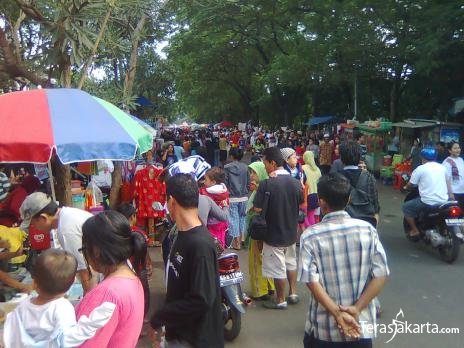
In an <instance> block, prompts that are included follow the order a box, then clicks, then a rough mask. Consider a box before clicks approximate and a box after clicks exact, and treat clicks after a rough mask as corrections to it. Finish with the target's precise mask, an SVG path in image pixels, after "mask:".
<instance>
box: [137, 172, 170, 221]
mask: <svg viewBox="0 0 464 348" xmlns="http://www.w3.org/2000/svg"><path fill="white" fill-rule="evenodd" d="M162 172H163V169H162V168H157V167H155V166H153V165H148V166H147V167H146V168H144V169H141V170H139V171H138V172H137V173H136V174H135V178H134V185H135V199H136V204H137V218H163V217H164V216H165V214H166V213H165V211H164V210H163V211H160V210H154V209H153V208H152V205H153V202H160V203H161V204H163V205H164V204H165V203H166V184H165V183H164V182H163V181H161V180H160V174H161V173H162Z"/></svg>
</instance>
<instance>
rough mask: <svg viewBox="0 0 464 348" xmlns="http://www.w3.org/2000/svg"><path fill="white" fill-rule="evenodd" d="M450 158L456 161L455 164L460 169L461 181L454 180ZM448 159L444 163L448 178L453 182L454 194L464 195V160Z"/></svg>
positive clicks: (459, 158)
mask: <svg viewBox="0 0 464 348" xmlns="http://www.w3.org/2000/svg"><path fill="white" fill-rule="evenodd" d="M448 158H450V159H451V160H453V161H454V163H456V167H457V168H458V172H459V180H453V174H452V171H451V168H452V166H451V164H450V163H448ZM448 158H447V159H445V160H444V161H443V165H444V166H445V168H446V176H447V178H448V179H449V180H450V182H451V188H452V190H453V193H464V160H463V159H462V158H461V157H458V158H452V157H448Z"/></svg>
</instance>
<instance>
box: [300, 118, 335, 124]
mask: <svg viewBox="0 0 464 348" xmlns="http://www.w3.org/2000/svg"><path fill="white" fill-rule="evenodd" d="M334 120H336V117H335V116H315V117H311V119H310V120H309V121H308V122H306V123H305V124H306V125H307V126H316V125H318V124H324V123H329V122H331V121H334Z"/></svg>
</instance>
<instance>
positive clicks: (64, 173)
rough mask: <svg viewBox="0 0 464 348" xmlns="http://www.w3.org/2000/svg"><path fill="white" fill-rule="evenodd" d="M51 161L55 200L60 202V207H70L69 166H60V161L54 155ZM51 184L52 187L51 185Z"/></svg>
mask: <svg viewBox="0 0 464 348" xmlns="http://www.w3.org/2000/svg"><path fill="white" fill-rule="evenodd" d="M51 161H52V162H51V163H52V170H53V176H54V178H55V181H56V184H55V192H56V200H57V201H58V202H60V204H61V205H66V206H70V205H71V204H72V195H71V170H70V169H69V165H64V164H62V163H61V161H60V159H59V158H58V156H56V155H53V157H52V160H51ZM51 184H52V185H53V183H51Z"/></svg>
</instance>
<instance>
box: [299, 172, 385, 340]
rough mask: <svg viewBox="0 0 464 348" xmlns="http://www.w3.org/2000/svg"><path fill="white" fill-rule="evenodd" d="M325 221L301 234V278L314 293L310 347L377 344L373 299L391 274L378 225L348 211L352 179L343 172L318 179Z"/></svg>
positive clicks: (308, 328)
mask: <svg viewBox="0 0 464 348" xmlns="http://www.w3.org/2000/svg"><path fill="white" fill-rule="evenodd" d="M317 190H318V194H319V200H320V207H321V211H322V213H323V214H324V218H323V219H322V222H321V223H319V224H317V225H314V226H311V227H310V228H308V229H307V230H306V231H305V232H304V233H303V235H302V236H301V240H300V262H299V269H298V280H299V281H301V282H304V283H306V284H307V286H308V288H309V290H310V291H311V293H312V295H313V296H312V297H311V299H310V304H309V313H308V318H307V320H306V327H305V338H304V347H305V348H309V347H311V348H318V347H372V338H373V337H372V333H371V332H372V330H364V331H365V332H363V330H362V327H361V325H360V323H362V324H363V325H366V324H369V325H375V320H376V313H375V305H374V303H373V302H372V299H373V298H374V297H376V296H377V295H378V294H379V293H380V291H381V290H382V288H383V286H384V284H385V281H386V277H387V276H388V274H389V270H388V266H387V258H386V256H385V251H384V249H383V246H382V244H381V243H380V240H379V237H378V235H377V231H376V230H375V228H374V227H373V226H372V225H371V224H369V223H368V222H365V221H362V220H358V219H353V218H351V217H350V216H349V215H348V214H347V213H346V212H345V211H344V209H345V206H346V204H347V203H348V200H349V196H350V183H349V182H348V180H347V179H346V178H345V177H344V176H342V175H340V174H338V173H335V174H329V175H326V176H323V177H322V178H321V179H320V180H319V182H318V184H317Z"/></svg>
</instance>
